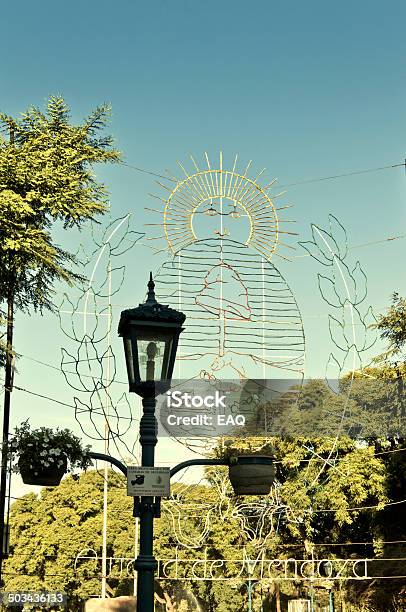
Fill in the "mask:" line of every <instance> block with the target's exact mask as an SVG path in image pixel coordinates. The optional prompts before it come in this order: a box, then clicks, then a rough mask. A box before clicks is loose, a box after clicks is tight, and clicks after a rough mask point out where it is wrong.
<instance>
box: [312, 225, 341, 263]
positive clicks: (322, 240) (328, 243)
mask: <svg viewBox="0 0 406 612" xmlns="http://www.w3.org/2000/svg"><path fill="white" fill-rule="evenodd" d="M311 228H312V236H313V241H314V243H315V244H316V245H317V246H318V248H319V251H320V253H322V254H323V255H324V257H325V259H328V260H330V261H332V260H333V259H334V258H335V257H340V250H339V248H338V244H337V243H336V241H335V239H334V237H333V236H332V235H331V234H330V233H329V232H326V230H324V229H322V228H321V227H319V226H318V225H314V224H312V225H311Z"/></svg>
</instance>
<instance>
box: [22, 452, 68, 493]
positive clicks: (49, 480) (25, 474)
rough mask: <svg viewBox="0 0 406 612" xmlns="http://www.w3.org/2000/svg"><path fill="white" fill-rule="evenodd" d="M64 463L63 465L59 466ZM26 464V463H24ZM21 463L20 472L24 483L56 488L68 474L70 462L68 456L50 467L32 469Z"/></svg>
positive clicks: (42, 466) (34, 467)
mask: <svg viewBox="0 0 406 612" xmlns="http://www.w3.org/2000/svg"><path fill="white" fill-rule="evenodd" d="M61 462H62V465H58V464H60V463H61ZM24 463H25V462H24ZM24 463H23V461H21V465H20V462H19V472H20V475H21V478H22V479H23V482H24V483H25V484H28V485H37V486H41V487H56V486H57V485H59V483H60V482H61V480H62V477H63V476H64V475H65V474H66V472H67V469H68V460H67V458H66V456H62V457H61V458H60V460H59V461H58V462H57V461H55V462H53V463H51V464H50V465H49V466H48V467H46V466H44V465H39V466H35V465H34V466H33V467H32V468H30V467H27V465H26V464H25V465H24Z"/></svg>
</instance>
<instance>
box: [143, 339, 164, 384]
mask: <svg viewBox="0 0 406 612" xmlns="http://www.w3.org/2000/svg"><path fill="white" fill-rule="evenodd" d="M137 344H138V359H139V366H140V376H141V380H160V379H161V378H163V376H165V372H163V371H162V370H163V366H164V363H165V359H164V358H165V344H166V342H165V341H164V340H156V339H154V340H141V339H138V343H137Z"/></svg>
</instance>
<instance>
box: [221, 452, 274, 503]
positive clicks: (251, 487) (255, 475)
mask: <svg viewBox="0 0 406 612" xmlns="http://www.w3.org/2000/svg"><path fill="white" fill-rule="evenodd" d="M228 474H229V478H230V482H231V485H232V487H233V489H234V493H235V494H236V495H268V494H269V492H270V490H271V487H272V484H273V482H274V480H275V476H276V469H275V465H274V457H267V456H264V455H242V456H239V457H234V458H233V459H231V461H230V465H229V468H228Z"/></svg>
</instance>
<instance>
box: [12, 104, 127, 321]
mask: <svg viewBox="0 0 406 612" xmlns="http://www.w3.org/2000/svg"><path fill="white" fill-rule="evenodd" d="M108 115H109V107H108V106H107V105H103V106H100V107H99V108H97V109H96V110H95V111H93V112H92V113H91V115H90V116H89V117H88V118H87V119H85V121H84V122H83V123H82V124H80V125H74V124H72V123H71V121H70V110H69V108H68V106H67V104H66V103H65V101H64V100H63V98H61V97H50V99H49V100H48V103H47V108H46V111H45V112H42V111H41V110H39V109H38V108H35V107H32V108H29V109H28V110H27V112H26V113H24V114H23V115H22V116H21V117H20V118H17V119H15V118H12V117H9V116H7V115H5V114H4V113H1V114H0V126H1V127H2V128H3V130H4V131H5V132H8V133H9V135H10V137H9V136H7V137H6V136H2V137H1V138H0V303H1V302H3V301H5V300H7V299H9V298H10V296H12V298H13V301H14V304H15V306H16V307H18V308H22V309H28V308H30V307H34V308H35V309H37V308H38V309H42V308H52V285H53V283H54V282H55V281H56V280H63V281H68V282H72V281H74V280H75V279H78V278H79V276H78V275H77V274H75V272H74V271H73V270H72V264H74V262H75V257H74V255H73V254H72V253H69V252H67V251H65V250H64V249H62V248H61V247H60V246H58V245H57V244H56V243H55V242H54V239H53V237H52V235H51V230H52V227H53V225H54V224H55V223H56V222H61V223H62V224H63V226H64V227H65V228H68V227H73V226H76V227H80V226H81V225H82V224H83V223H84V222H85V221H87V220H89V219H94V218H95V217H96V216H97V215H98V214H100V213H103V212H104V211H105V210H106V206H107V193H106V189H105V187H104V185H102V184H100V183H98V182H97V180H96V178H95V175H94V172H93V166H94V164H97V163H106V162H112V161H117V160H118V159H119V154H118V152H117V151H116V150H115V149H114V148H113V146H112V139H111V137H109V136H104V135H102V130H103V128H104V127H105V125H106V122H107V119H108Z"/></svg>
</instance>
